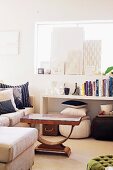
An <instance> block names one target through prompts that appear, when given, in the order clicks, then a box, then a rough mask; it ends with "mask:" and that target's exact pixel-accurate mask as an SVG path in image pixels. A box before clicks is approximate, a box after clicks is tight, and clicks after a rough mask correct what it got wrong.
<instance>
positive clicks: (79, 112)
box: [60, 107, 87, 116]
mask: <svg viewBox="0 0 113 170" xmlns="http://www.w3.org/2000/svg"><path fill="white" fill-rule="evenodd" d="M60 113H61V114H67V115H75V116H86V114H87V108H79V109H75V108H70V107H67V108H65V109H64V110H62V111H61V112H60Z"/></svg>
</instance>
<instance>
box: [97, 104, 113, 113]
mask: <svg viewBox="0 0 113 170" xmlns="http://www.w3.org/2000/svg"><path fill="white" fill-rule="evenodd" d="M100 108H101V112H102V111H104V114H109V113H110V112H111V111H112V110H113V106H112V104H102V105H100Z"/></svg>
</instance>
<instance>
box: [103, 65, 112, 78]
mask: <svg viewBox="0 0 113 170" xmlns="http://www.w3.org/2000/svg"><path fill="white" fill-rule="evenodd" d="M109 73H110V75H112V76H113V66H111V67H108V68H107V69H106V71H105V75H106V74H109Z"/></svg>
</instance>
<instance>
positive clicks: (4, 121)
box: [0, 116, 10, 126]
mask: <svg viewBox="0 0 113 170" xmlns="http://www.w3.org/2000/svg"><path fill="white" fill-rule="evenodd" d="M9 124H10V121H9V118H8V117H3V116H0V126H9Z"/></svg>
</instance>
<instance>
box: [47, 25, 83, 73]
mask: <svg viewBox="0 0 113 170" xmlns="http://www.w3.org/2000/svg"><path fill="white" fill-rule="evenodd" d="M83 40H84V31H83V28H80V27H79V28H78V27H60V28H54V29H53V32H52V38H51V49H52V50H51V59H50V60H51V63H52V65H54V67H55V68H57V67H58V69H60V70H61V72H62V73H63V72H64V73H65V74H82V73H83ZM56 61H57V62H56ZM58 63H59V64H58ZM62 63H64V67H63V68H64V70H63V69H61V65H63V64H62ZM55 65H56V66H55ZM51 69H52V72H54V71H53V67H52V68H51Z"/></svg>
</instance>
